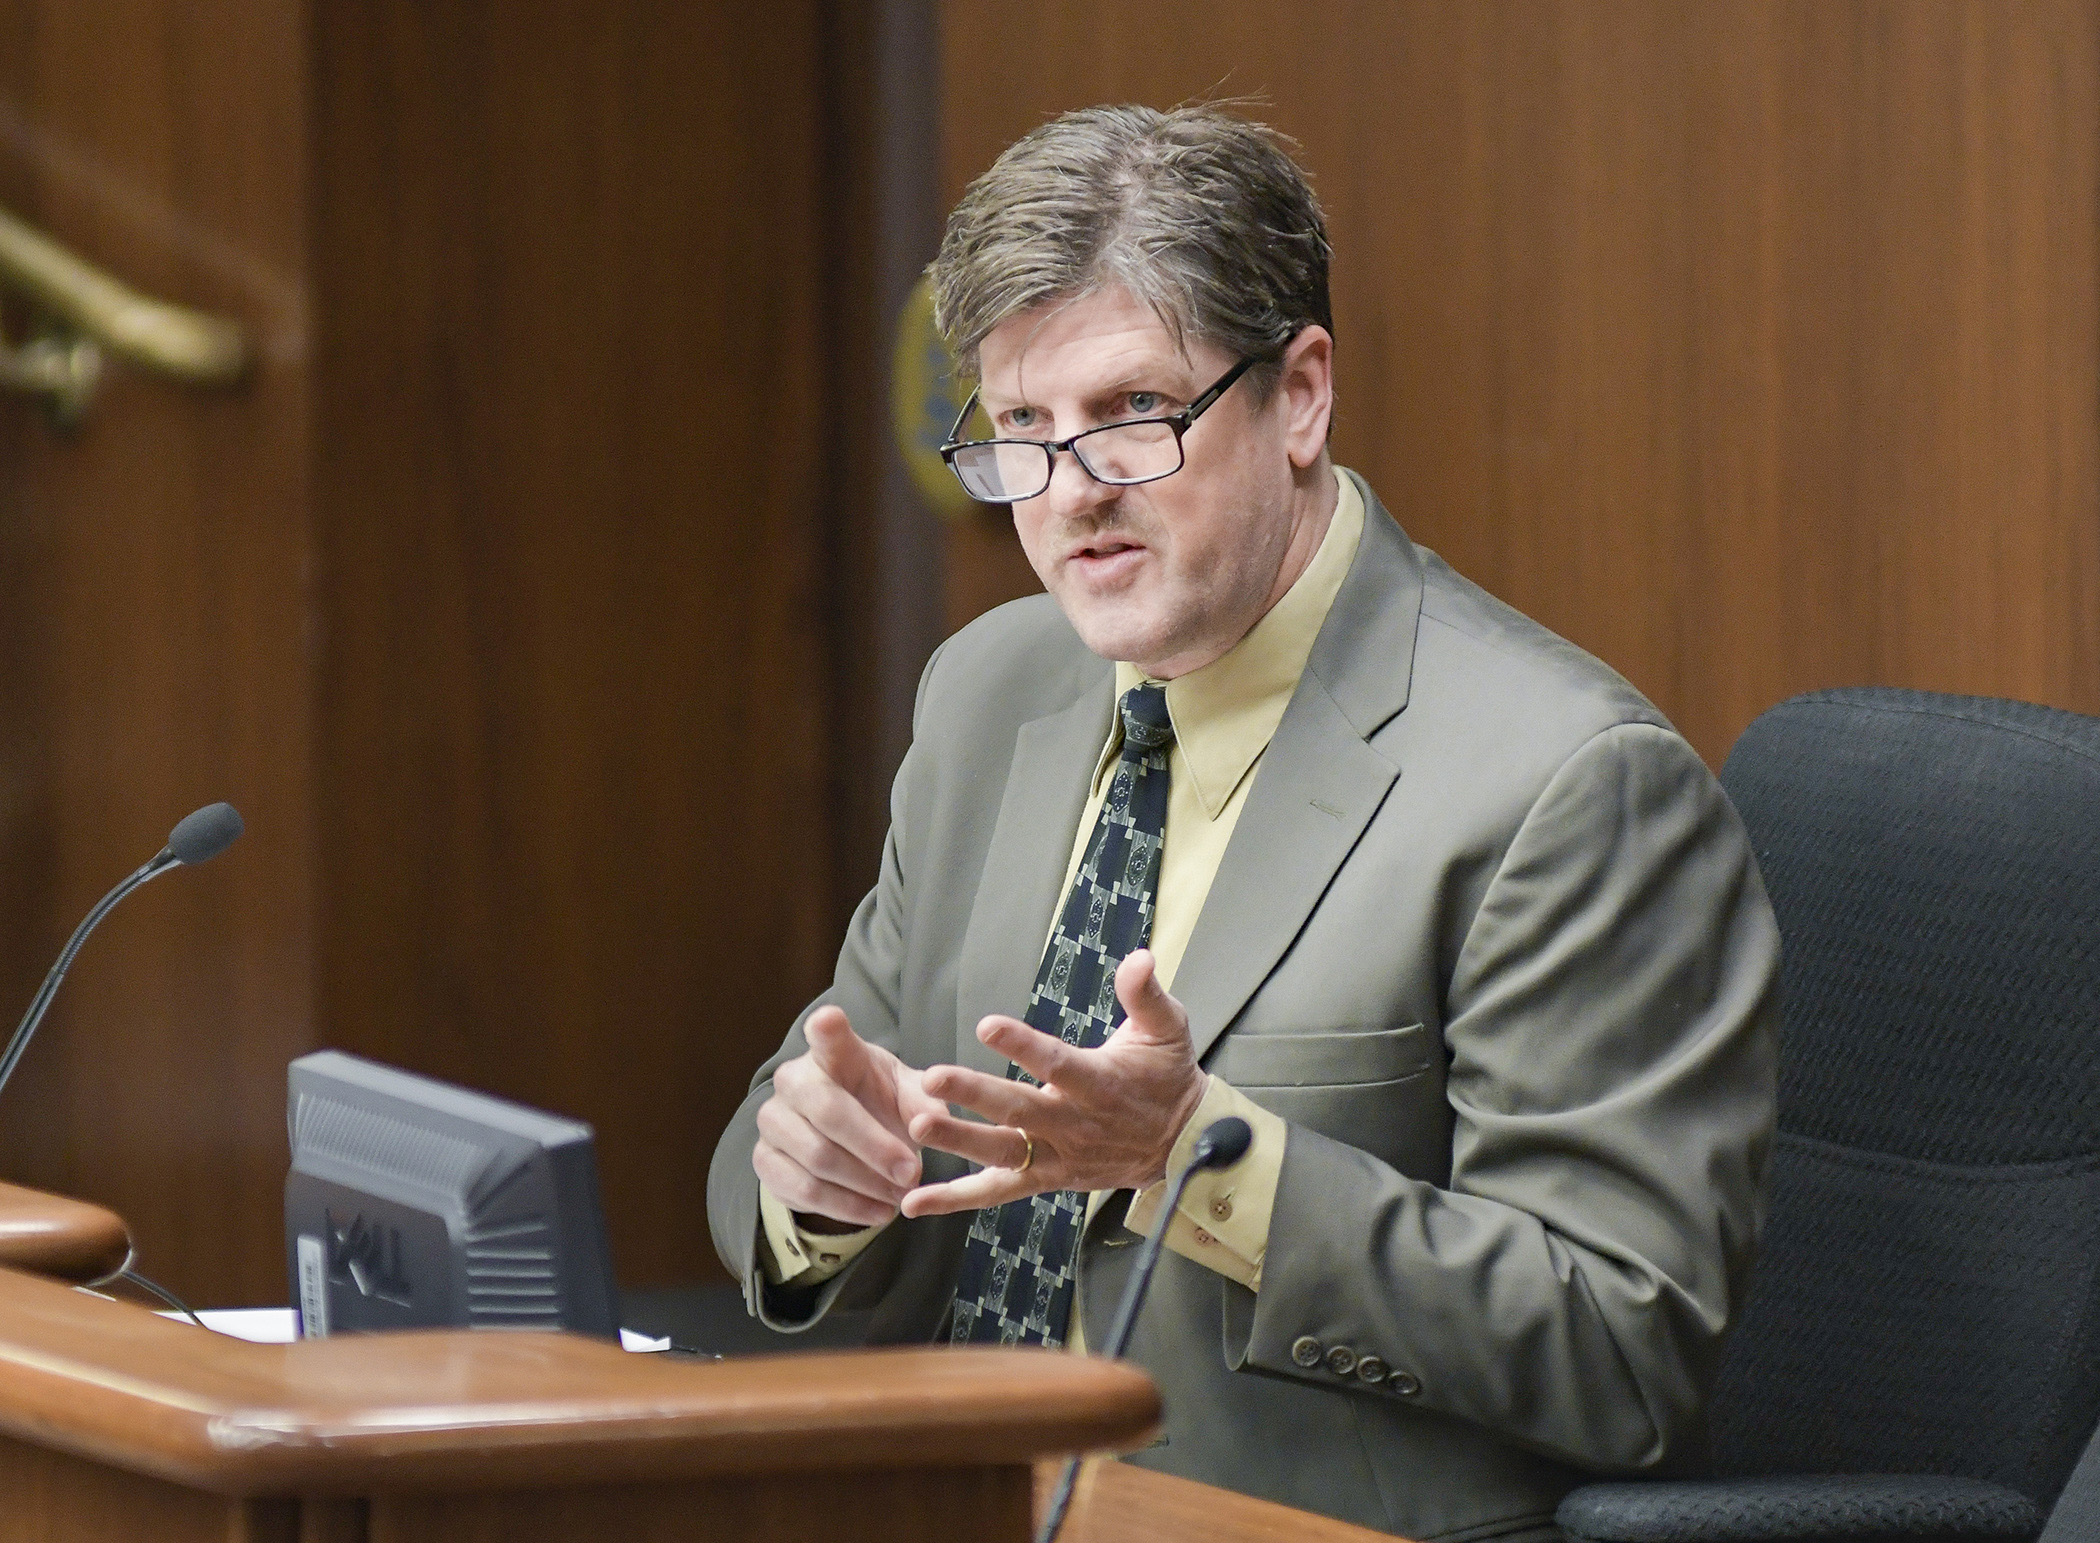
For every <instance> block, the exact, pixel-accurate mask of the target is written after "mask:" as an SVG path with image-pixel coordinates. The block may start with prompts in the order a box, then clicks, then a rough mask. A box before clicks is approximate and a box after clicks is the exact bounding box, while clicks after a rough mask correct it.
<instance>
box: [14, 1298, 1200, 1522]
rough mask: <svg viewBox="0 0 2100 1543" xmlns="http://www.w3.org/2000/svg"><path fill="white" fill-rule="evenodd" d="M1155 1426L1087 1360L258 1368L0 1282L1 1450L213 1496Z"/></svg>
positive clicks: (165, 1328)
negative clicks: (99, 1467) (10, 1445)
mask: <svg viewBox="0 0 2100 1543" xmlns="http://www.w3.org/2000/svg"><path fill="white" fill-rule="evenodd" d="M1158 1418H1159V1395H1158V1392H1157V1390H1156V1389H1155V1388H1154V1387H1153V1386H1152V1383H1151V1380H1150V1379H1149V1378H1147V1377H1146V1376H1145V1375H1144V1373H1142V1372H1140V1371H1138V1370H1136V1369H1135V1368H1132V1367H1128V1366H1123V1365H1119V1364H1112V1363H1107V1362H1101V1361H1095V1360H1091V1359H1087V1358H1084V1357H1079V1356H1062V1355H1046V1354H1043V1353H1041V1352H1036V1351H1025V1350H996V1349H992V1350H981V1351H980V1350H956V1349H950V1348H947V1347H941V1348H937V1349H921V1350H890V1351H859V1352H853V1353H850V1354H844V1355H837V1354H833V1355H795V1356H779V1357H751V1358H745V1359H739V1360H732V1361H719V1362H698V1361H690V1360H683V1359H674V1358H671V1357H668V1356H661V1355H653V1356H652V1355H634V1354H630V1353H628V1352H625V1351H622V1350H620V1349H619V1348H617V1347H616V1346H613V1345H610V1344H606V1343H602V1342H599V1341H595V1340H589V1339H585V1338H583V1337H581V1336H577V1335H566V1334H541V1333H522V1332H521V1333H474V1332H471V1331H464V1330H458V1331H432V1332H418V1333H408V1334H393V1335H378V1336H358V1335H341V1336H337V1337H334V1338H331V1339H326V1340H310V1341H305V1342H302V1343H298V1344H292V1345H252V1344H248V1343H246V1342H244V1341H240V1340H234V1339H229V1338H227V1337H225V1336H223V1335H218V1334H213V1333H210V1332H209V1331H207V1330H203V1329H199V1328H196V1327H194V1326H192V1325H189V1324H187V1323H182V1322H177V1321H172V1320H170V1319H166V1318H162V1317H160V1316H158V1315H156V1314H154V1313H151V1312H147V1311H146V1310H144V1309H142V1308H139V1307H136V1306H133V1305H131V1304H129V1303H121V1302H111V1301H107V1300H105V1299H103V1298H100V1297H95V1296H90V1295H87V1294H85V1293H81V1292H77V1291H73V1290H71V1289H70V1288H68V1287H65V1286H62V1285H59V1284H57V1283H56V1282H52V1281H46V1280H42V1279H38V1278H36V1277H33V1276H28V1275H23V1274H19V1273H16V1272H13V1271H7V1270H0V1433H4V1434H7V1435H11V1436H14V1437H15V1438H17V1439H21V1440H30V1441H35V1442H38V1443H40V1444H43V1445H48V1446H50V1447H53V1448H55V1449H58V1450H60V1451H65V1452H69V1453H71V1454H72V1455H74V1456H77V1457H85V1458H91V1459H94V1460H96V1461H99V1462H103V1463H107V1464H111V1465H113V1466H116V1467H120V1468H123V1469H125V1470H126V1471H129V1472H134V1473H140V1474H144V1475H147V1476H149V1477H153V1478H158V1479H164V1480H167V1481H169V1482H172V1483H177V1484H183V1485H187V1486H190V1487H193V1488H198V1489H204V1490H209V1491H211V1492H213V1493H217V1494H225V1495H236V1496H260V1495H300V1494H307V1495H344V1496H359V1495H370V1494H372V1493H375V1492H377V1491H381V1490H384V1491H386V1492H388V1493H401V1492H406V1491H428V1490H461V1489H489V1488H526V1489H543V1488H556V1487H561V1486H576V1485H582V1486H589V1485H603V1484H608V1483H650V1482H658V1481H665V1480H669V1479H673V1478H692V1477H697V1476H703V1475H710V1474H713V1475H720V1474H731V1473H734V1474H745V1475H749V1474H757V1473H786V1472H807V1471H809V1470H812V1469H838V1468H869V1469H901V1468H912V1469H918V1470H934V1469H952V1468H962V1467H985V1466H999V1465H1022V1464H1026V1463H1027V1462H1029V1461H1031V1460H1033V1459H1034V1458H1036V1457H1040V1456H1043V1455H1046V1454H1048V1453H1053V1452H1059V1451H1070V1450H1073V1449H1087V1450H1090V1449H1096V1448H1102V1447H1117V1446H1127V1445H1129V1444H1132V1443H1134V1442H1137V1441H1139V1440H1141V1439H1142V1438H1143V1437H1144V1436H1145V1435H1147V1434H1149V1432H1150V1431H1151V1429H1152V1428H1153V1427H1154V1425H1155V1424H1156V1423H1157V1421H1158Z"/></svg>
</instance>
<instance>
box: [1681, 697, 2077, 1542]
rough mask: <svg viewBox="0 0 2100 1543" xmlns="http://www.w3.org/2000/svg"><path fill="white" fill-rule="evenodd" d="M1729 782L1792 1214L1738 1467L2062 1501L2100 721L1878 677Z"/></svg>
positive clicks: (1740, 1355)
mask: <svg viewBox="0 0 2100 1543" xmlns="http://www.w3.org/2000/svg"><path fill="white" fill-rule="evenodd" d="M1722 782H1723V784H1724V785H1725V786H1726V787H1727V789H1728V792H1729V794H1730V796H1731V797H1732V798H1733V799H1734V800H1735V803H1736V807H1737V808H1738V809H1740V810H1741V811H1742V815H1743V819H1744V822H1745V823H1746V824H1747V825H1748V827H1749V830H1750V836H1751V840H1752V842H1753V844H1754V845H1755V847H1756V849H1757V857H1758V862H1759V864H1760V866H1761V867H1762V869H1763V871H1764V878H1765V884H1766V886H1767V887H1768V889H1769V890H1770V891H1771V896H1772V905H1773V908H1774V910H1775V911H1776V912H1777V914H1778V918H1779V932H1780V937H1781V940H1782V945H1783V948H1784V962H1783V965H1782V982H1783V1000H1784V1008H1783V1011H1784V1027H1783V1030H1782V1036H1781V1051H1780V1081H1779V1136H1778V1139H1777V1142H1776V1144H1775V1147H1774V1150H1773V1155H1772V1165H1771V1209H1770V1213H1769V1217H1768V1221H1767V1225H1766V1228H1765V1234H1764V1240H1763V1245H1762V1249H1761V1252H1760V1255H1759V1259H1758V1265H1757V1270H1756V1275H1755V1278H1754V1280H1753V1283H1752V1286H1751V1290H1750V1296H1749V1300H1748V1302H1747V1304H1746V1308H1745V1312H1744V1316H1743V1319H1742V1321H1741V1324H1740V1326H1739V1328H1738V1329H1737V1331H1736V1333H1735V1335H1734V1337H1733V1338H1732V1339H1731V1341H1730V1343H1729V1346H1728V1348H1727V1353H1726V1356H1725V1358H1724V1360H1723V1363H1722V1369H1721V1374H1720V1380H1719V1384H1718V1387H1717V1389H1716V1393H1715V1402H1714V1409H1713V1454H1714V1458H1715V1463H1716V1466H1717V1469H1718V1470H1719V1471H1720V1472H1722V1473H1728V1474H1749V1473H1766V1474H1770V1473H1784V1472H1796V1473H1871V1472H1880V1473H1941V1474H1949V1475H1961V1476H1968V1477H1974V1478H1979V1479H1989V1480H1994V1481H1996V1482H1998V1483H2001V1484H2006V1485H2010V1486H2011V1487H2012V1488H2014V1489H2017V1490H2019V1491H2021V1492H2022V1493H2024V1494H2026V1495H2028V1496H2030V1497H2031V1498H2033V1499H2034V1500H2036V1501H2037V1502H2039V1503H2041V1504H2044V1505H2046V1504H2047V1503H2049V1501H2051V1500H2052V1499H2053V1498H2054V1497H2055V1495H2056V1493H2057V1491H2058V1490H2059V1489H2061V1488H2062V1486H2063V1482H2064V1479H2065V1477H2066V1476H2067V1475H2068V1474H2069V1472H2070V1470H2071V1467H2072V1465H2073V1464H2074V1463H2075V1462H2076V1461H2077V1458H2078V1453H2079V1449H2080V1447H2081V1446H2082V1445H2083V1444H2084V1442H2085V1438H2086V1437H2087V1435H2088V1434H2089V1433H2090V1432H2091V1431H2092V1430H2093V1427H2094V1425H2095V1423H2096V1421H2100V719H2096V718H2088V717H2083V716H2080V715H2079V714H2076V713H2067V712H2060V711H2057V710H2055V709H2052V708H2044V707H2035V706H2031V705H2029V704H2027V703H2022V702H2001V701H1995V700H1991V699H1988V698H1981V697H1951V696H1938V695H1932V694H1928V693H1925V692H1916V691H1895V690H1881V689H1860V690H1847V691H1826V692H1817V693H1815V694H1813V695H1810V696H1804V697H1797V698H1795V699H1794V700H1792V701H1790V702H1785V703H1782V704H1781V705H1780V706H1778V707H1775V708H1773V709H1772V710H1771V711H1770V712H1768V713H1766V714H1765V715H1764V716H1763V717H1761V718H1759V719H1758V720H1757V721H1756V722H1755V723H1753V724H1752V725H1751V726H1750V727H1749V728H1748V729H1747V730H1745V731H1744V734H1743V737H1742V738H1741V739H1740V740H1739V741H1738V742H1737V744H1736V747H1735V749H1734V751H1733V753H1732V754H1731V755H1730V756H1729V759H1728V764H1727V766H1726V768H1725V769H1724V770H1723V772H1722Z"/></svg>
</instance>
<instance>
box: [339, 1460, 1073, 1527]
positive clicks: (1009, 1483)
mask: <svg viewBox="0 0 2100 1543" xmlns="http://www.w3.org/2000/svg"><path fill="white" fill-rule="evenodd" d="M1028 1498H1029V1472H1028V1470H1027V1469H1026V1468H1023V1467H1017V1466H1012V1465H1008V1466H1002V1467H988V1468H970V1469H961V1470H952V1471H943V1470H939V1469H934V1470H927V1469H912V1470H907V1471H904V1472H901V1473H884V1472H871V1471H867V1470H860V1471H854V1472H846V1473H836V1474H827V1475H825V1476H824V1478H823V1481H822V1482H818V1481H816V1480H815V1479H814V1478H813V1476H812V1475H809V1474H792V1475H765V1476H759V1477H748V1476H747V1477H740V1478H734V1479H724V1480H719V1481H716V1482H714V1483H686V1484H649V1485H627V1486H623V1487H621V1488H618V1489H605V1488H597V1487H579V1488H568V1489H555V1490H542V1491H538V1492H530V1493H528V1492H512V1493H508V1494H497V1495H388V1496H384V1497H381V1498H380V1499H378V1500H375V1501H374V1502H373V1504H372V1508H371V1532H370V1539H369V1543H573V1540H575V1539H580V1538H598V1537H607V1536H612V1535H615V1534H616V1535H617V1536H618V1537H619V1538H620V1539H621V1540H622V1543H628V1540H632V1543H690V1540H692V1539H694V1538H725V1539H727V1538H734V1539H738V1540H740V1543H741V1540H751V1543H807V1540H809V1539H813V1538H852V1539H855V1540H861V1543H929V1540H934V1539H956V1540H959V1543H961V1540H967V1543H980V1540H981V1543H1026V1540H1027V1539H1028V1538H1029V1537H1030V1536H1031V1535H1032V1534H1031V1530H1030V1528H1029V1504H1028Z"/></svg>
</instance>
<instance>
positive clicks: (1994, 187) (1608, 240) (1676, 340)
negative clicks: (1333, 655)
mask: <svg viewBox="0 0 2100 1543" xmlns="http://www.w3.org/2000/svg"><path fill="white" fill-rule="evenodd" d="M942 28H943V38H942V42H943V70H944V89H943V102H944V120H943V122H944V132H945V141H944V142H945V167H944V180H945V184H946V188H947V191H948V193H949V195H950V196H951V197H952V196H953V195H954V194H956V193H957V192H959V191H960V189H961V187H962V185H963V183H964V182H965V181H966V180H967V179H968V178H969V177H971V176H973V175H975V174H976V173H977V172H978V171H980V170H982V169H983V167H984V166H985V165H986V164H988V163H989V161H990V160H991V159H992V157H993V156H994V155H995V154H996V153H997V151H998V150H999V149H1000V148H1001V147H1002V146H1003V145H1005V144H1006V143H1008V142H1009V141H1011V140H1012V139H1013V138H1015V137H1016V136H1018V135H1019V134H1021V133H1022V132H1024V131H1025V130H1027V129H1028V128H1030V127H1031V126H1033V125H1034V124H1036V123H1037V122H1039V121H1041V120H1042V118H1043V117H1045V116H1046V115H1048V114H1051V113H1055V112H1058V111H1063V110H1066V109H1069V108H1073V107H1078V106H1083V105H1086V104H1089V103H1093V102H1100V101H1121V100H1134V101H1142V102H1146V103H1150V104H1152V105H1154V106H1170V105H1172V104H1173V103H1175V102H1177V101H1180V100H1183V99H1187V98H1192V97H1199V96H1224V97H1231V96H1236V95H1253V94H1259V95H1260V96H1261V97H1262V98H1263V100H1262V101H1260V102H1259V103H1256V104H1253V105H1250V106H1249V107H1247V108H1246V109H1245V110H1246V111H1248V112H1249V113H1251V114H1253V115H1255V116H1259V117H1261V118H1263V119H1265V120H1267V121H1269V122H1272V123H1274V124H1276V125H1277V126H1278V127H1280V128H1282V129H1284V130H1285V131H1287V132H1289V133H1290V134H1292V135H1294V136H1296V137H1297V139H1298V140H1299V142H1300V145H1301V149H1302V158H1303V160H1304V163H1305V164H1306V165H1307V166H1308V167H1309V168H1310V170H1311V171H1312V173H1313V175H1314V178H1315V183H1316V186H1317V187H1318V189H1319V192H1320V194H1321V197H1322V199H1323V201H1324V202H1325V204H1326V207H1327V209H1328V212H1329V215H1330V217H1331V222H1332V228H1333V235H1334V240H1335V247H1336V259H1335V276H1334V296H1335V313H1336V320H1337V328H1338V332H1339V337H1338V342H1337V355H1336V357H1337V380H1338V391H1339V399H1340V400H1339V409H1338V419H1337V427H1336V432H1335V444H1334V448H1335V454H1336V457H1337V459H1338V460H1339V461H1341V462H1343V463H1344V464H1347V465H1350V466H1353V467H1355V468H1357V469H1358V470H1360V471H1362V472H1364V473H1365V474H1366V475H1367V476H1368V477H1369V478H1370V480H1371V482H1372V483H1373V485H1374V486H1375V487H1377V488H1378V490H1379V492H1380V494H1381V495H1382V497H1383V498H1384V500H1385V502H1386V503H1387V505H1388V506H1389V507H1390V508H1391V509H1392V510H1393V512H1394V514H1395V515H1396V516H1397V518H1398V519H1399V520H1400V521H1401V523H1402V524H1403V525H1404V526H1406V527H1407V530H1408V532H1409V534H1411V535H1412V536H1414V537H1415V538H1416V539H1417V540H1419V541H1423V542H1425V543H1427V544H1428V545H1430V546H1433V547H1435V548H1437V549H1438V550H1440V551H1441V552H1443V553H1444V555H1445V556H1447V557H1448V558H1450V559H1451V560H1452V562H1453V563H1454V564H1455V565H1456V566H1457V567H1458V568H1459V569H1460V570H1461V571H1462V572H1464V573H1466V574H1468V575H1469V576H1471V577H1472V578H1474V579H1476V580H1478V581H1479V582H1480V583H1482V584H1484V585H1485V586H1486V587H1487V588H1488V589H1490V590H1492V591H1493V592H1495V593H1496V594H1498V595H1500V596H1502V597H1503V598H1504V599H1507V600H1509V601H1510V602H1512V603H1513V604H1515V605H1517V606H1518V607H1519V608H1521V609H1523V610H1525V611H1527V612H1529V613H1530V614H1532V615H1533V616H1536V617H1537V618H1538V619H1540V620H1541V621H1543V622H1545V623H1546V624H1547V625H1549V626H1551V627H1553V628H1555V629H1556V630H1558V631H1560V632H1561V633H1563V634H1564V635H1566V636H1568V637H1570V638H1572V639H1573V640H1574V641H1575V642H1577V643H1579V644H1581V645H1582V646H1584V647H1585V648H1588V649H1590V650H1591V651H1593V652H1594V653H1596V654H1598V655H1600V656H1601V657H1602V658H1604V659H1605V660H1606V661H1607V662H1609V663H1610V664H1612V665H1614V666H1616V667H1617V668H1618V669H1619V670H1620V671H1621V672H1623V673H1624V674H1626V675H1627V676H1628V677H1629V678H1631V679H1632V681H1633V682H1634V684H1635V685H1637V686H1639V687H1640V688H1641V689H1642V690H1644V691H1645V692H1647V693H1648V694H1649V695H1650V696H1651V697H1653V698H1654V699H1655V700H1656V702H1657V703H1658V704H1659V705H1661V706H1662V708H1663V709H1664V710H1665V711H1666V712H1667V713H1669V714H1670V716H1671V717H1672V718H1673V719H1674V720H1675V721H1676V722H1677V723H1678V724H1679V726H1680V727H1682V728H1683V729H1684V731H1685V732H1686V734H1687V735H1688V736H1689V737H1690V739H1691V740H1692V742H1693V743H1694V744H1695V745H1696V746H1697V747H1698V748H1699V749H1700V750H1701V752H1702V753H1703V754H1705V755H1706V756H1707V757H1708V758H1709V759H1710V760H1714V761H1716V762H1717V761H1718V760H1719V759H1720V758H1721V757H1722V756H1723V755H1724V754H1725V752H1726V751H1727V749H1728V747H1729V746H1730V744H1732V743H1733V741H1734V739H1735V736H1736V734H1737V733H1738V732H1739V731H1740V730H1741V729H1742V727H1743V726H1744V725H1745V724H1746V723H1747V722H1748V721H1749V720H1750V718H1751V717H1753V716H1754V715H1755V714H1756V713H1757V712H1759V711H1761V710H1762V709H1763V708H1765V707H1768V706H1770V705H1772V704H1773V703H1775V702H1777V701H1779V700H1781V699H1783V698H1785V697H1787V696H1789V695H1792V694H1794V693H1796V692H1799V691H1803V690H1807V689H1811V688H1814V687H1821V686H1830V685H1840V684H1861V683H1879V684H1890V685H1904V686H1916V687H1924V688H1930V689H1935V690H1942V691H1957V692H1975V693H1984V694H1991V695H2001V696H2010V697H2018V698H2024V699H2027V700H2032V701H2039V702H2047V703H2051V704H2054V705H2058V706H2063V707H2070V708H2074V709H2078V710H2082V711H2086V712H2094V711H2100V322H2096V316H2100V305H2096V295H2100V250H2096V240H2095V234H2096V229H2100V218H2096V217H2100V207H2096V189H2100V175H2096V171H2100V161H2096V155H2100V86H2096V74H2100V8H2096V7H2095V5H2093V4H2092V3H2090V0H2007V3H2004V4H1993V5H1969V4H1964V3H1961V0H1847V3H1843V4H1825V3H1819V0H1785V3H1767V0H1714V3H1709V4H1701V5H1696V6H1688V5H1683V4H1679V3H1677V0H1541V3H1538V4H1527V5H1454V4H1447V3H1441V0H1396V3H1393V4H1381V5H1365V4H1359V3H1344V0H1311V3H1307V4H1303V5H1299V6H1295V7H1293V8H1292V10H1291V13H1290V16H1289V18H1288V21H1287V23H1279V18H1278V15H1277V13H1276V11H1275V10H1274V8H1273V7H1271V6H1269V5H1266V4H1262V3H1260V0H1221V3H1218V4H1214V5H1210V6H1206V7H1205V8H1204V9H1203V12H1202V15H1201V19H1200V23H1198V22H1196V21H1195V20H1194V18H1193V17H1192V14H1191V13H1190V12H1189V11H1188V9H1187V8H1186V7H1184V6H1180V5H1173V4H1166V3H1160V0H1136V3H1125V0H1116V3H1108V0H1077V3H1074V4H1071V5H1067V6H1060V7H1058V8H1056V9H1055V10H1054V11H1052V12H1048V13H1044V14H1042V15H1032V16H1031V18H1030V23H1029V25H1027V26H1025V27H1022V26H1015V25H1013V22H1012V17H1011V15H1010V14H1009V13H1008V12H1006V11H1005V10H1003V9H1002V8H1000V7H998V6H995V5H991V4H988V3H986V0H944V5H943V9H942ZM1033 588H1034V582H1033V579H1032V577H1031V576H1030V575H1028V573H1027V572H1026V569H1025V566H1023V565H1021V564H1020V563H1019V562H1018V553H1017V550H1016V549H1015V547H1014V545H1013V543H1012V539H1011V536H1010V535H1009V534H1007V533H1005V532H1004V531H1002V530H1000V529H999V528H998V526H997V525H996V523H994V522H991V521H985V522H983V523H980V524H979V525H977V526H975V527H972V528H969V529H966V530H963V531H960V532H958V533H957V535H956V536H955V538H954V541H953V544H952V545H951V549H950V576H949V593H950V620H951V622H959V621H961V620H963V619H965V618H966V617H967V616H969V615H973V614H976V612H978V611H980V610H982V609H984V608H985V607H986V606H988V605H990V604H993V603H996V602H997V601H1000V600H1003V599H1006V598H1008V597H1009V595H1011V594H1015V593H1020V592H1024V591H1027V590H1030V589H1033Z"/></svg>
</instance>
